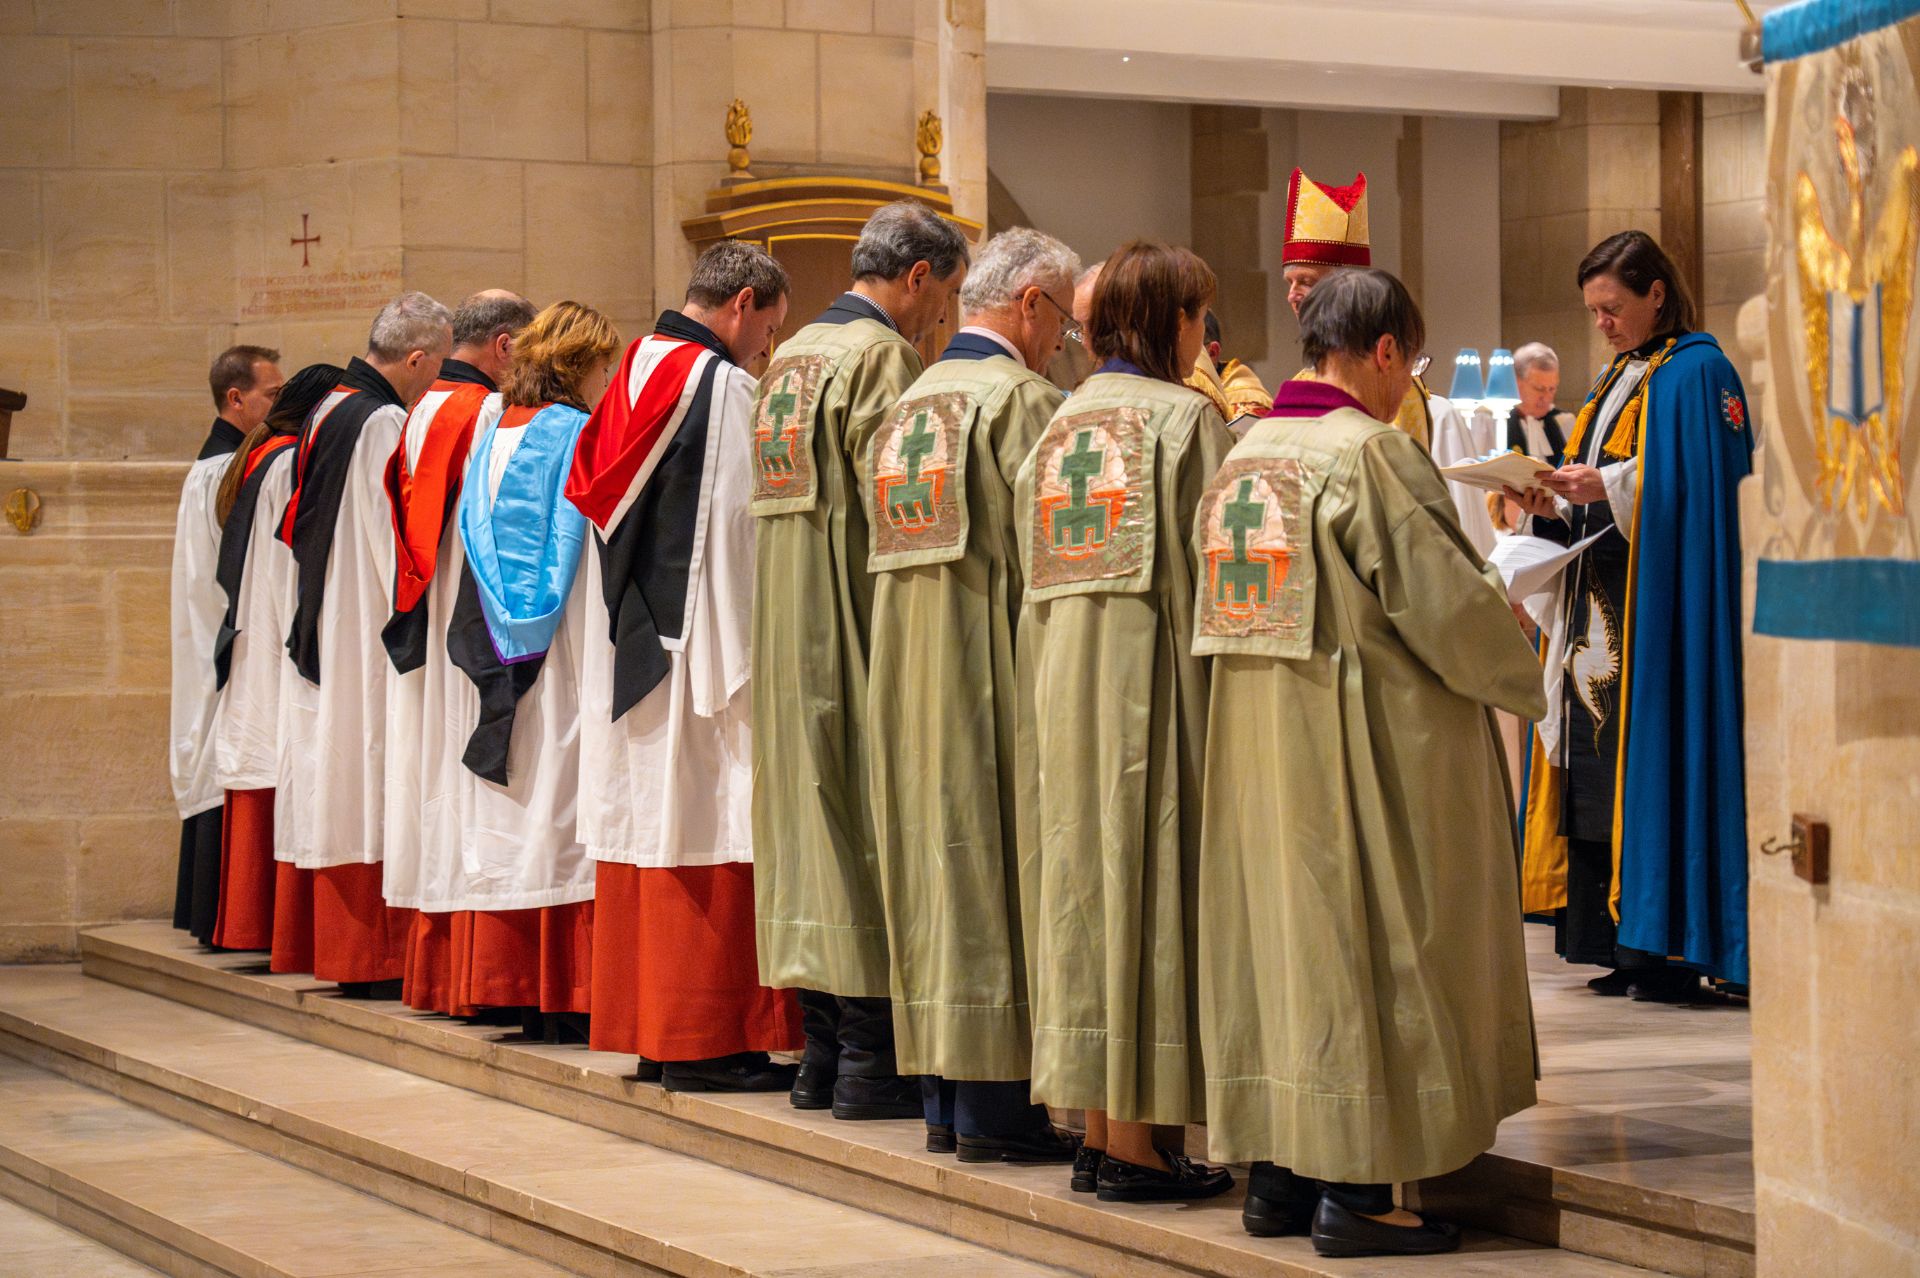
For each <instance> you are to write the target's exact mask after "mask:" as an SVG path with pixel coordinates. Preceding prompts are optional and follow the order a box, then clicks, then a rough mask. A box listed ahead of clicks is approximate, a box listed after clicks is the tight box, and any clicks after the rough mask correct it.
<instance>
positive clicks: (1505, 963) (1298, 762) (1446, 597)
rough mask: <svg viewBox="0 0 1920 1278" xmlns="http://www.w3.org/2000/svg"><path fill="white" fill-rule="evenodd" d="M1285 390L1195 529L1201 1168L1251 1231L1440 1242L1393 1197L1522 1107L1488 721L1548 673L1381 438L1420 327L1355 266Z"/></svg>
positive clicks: (1426, 1249) (1402, 392)
mask: <svg viewBox="0 0 1920 1278" xmlns="http://www.w3.org/2000/svg"><path fill="white" fill-rule="evenodd" d="M1300 334H1301V337H1300V342H1301V347H1302V349H1303V351H1304V353H1305V354H1306V356H1307V358H1308V360H1309V361H1311V362H1312V365H1313V368H1314V379H1313V380H1311V381H1308V380H1305V379H1295V380H1294V381H1290V382H1287V383H1286V384H1284V385H1283V386H1281V387H1280V388H1279V390H1278V392H1277V393H1276V394H1275V396H1274V403H1273V409H1272V411H1271V412H1270V413H1269V414H1268V416H1267V418H1266V419H1265V420H1264V421H1262V422H1261V423H1259V424H1258V425H1256V426H1255V427H1254V428H1253V429H1252V430H1250V431H1249V432H1247V435H1246V437H1245V438H1244V439H1242V440H1241V441H1240V443H1239V444H1238V445H1237V446H1235V448H1234V450H1233V452H1232V453H1231V454H1229V456H1228V457H1227V460H1226V462H1225V463H1224V464H1223V465H1222V466H1221V467H1220V469H1219V471H1218V473H1216V474H1215V475H1214V477H1213V480H1212V482H1211V483H1209V484H1208V485H1207V489H1206V492H1205V494H1204V495H1203V496H1202V497H1201V499H1200V503H1199V510H1198V512H1197V514H1196V516H1195V520H1194V525H1193V527H1194V540H1195V543H1196V546H1197V548H1198V555H1199V558H1200V560H1201V562H1202V564H1203V565H1204V567H1203V569H1202V571H1201V574H1200V580H1199V582H1198V591H1197V596H1198V597H1197V602H1196V603H1195V606H1194V625H1193V632H1194V643H1193V650H1194V652H1195V653H1196V654H1202V655H1206V656H1210V657H1211V658H1212V659H1213V683H1212V697H1211V701H1210V705H1209V713H1208V720H1207V758H1206V777H1205V781H1204V783H1203V798H1202V831H1201V857H1200V918H1201V919H1202V920H1204V921H1205V922H1204V929H1205V930H1204V931H1203V933H1202V936H1201V944H1200V953H1201V955H1202V967H1201V977H1200V1027H1201V1045H1202V1051H1203V1055H1204V1059H1205V1061H1206V1071H1207V1117H1208V1129H1207V1135H1208V1144H1209V1152H1211V1153H1212V1154H1213V1156H1214V1157H1216V1158H1219V1159H1222V1160H1225V1161H1232V1162H1238V1161H1246V1160H1253V1166H1252V1168H1251V1171H1250V1173H1249V1177H1248V1186H1247V1201H1246V1205H1245V1207H1244V1209H1243V1216H1242V1219H1243V1221H1244V1223H1245V1225H1246V1228H1247V1231H1248V1232H1249V1233H1252V1234H1255V1235H1259V1236H1269V1235H1278V1234H1290V1233H1306V1232H1308V1231H1309V1230H1310V1231H1311V1233H1312V1236H1313V1245H1314V1248H1315V1250H1317V1251H1319V1252H1320V1253H1321V1254H1322V1255H1329V1256H1353V1255H1371V1254H1426V1253H1433V1252H1442V1251H1451V1250H1453V1249H1454V1248H1455V1247H1457V1246H1458V1245H1459V1235H1458V1233H1457V1232H1456V1231H1455V1230H1454V1229H1453V1228H1452V1227H1451V1226H1447V1225H1441V1224H1435V1223H1432V1222H1428V1221H1423V1220H1422V1219H1421V1218H1420V1217H1418V1216H1416V1215H1414V1214H1413V1213H1411V1212H1407V1211H1396V1210H1395V1209H1394V1205H1393V1194H1392V1186H1393V1183H1395V1182H1403V1181H1410V1180H1419V1179H1422V1178H1424V1177H1428V1176H1437V1175H1440V1174H1441V1173H1443V1172H1449V1171H1453V1170H1455V1169H1456V1168H1459V1167H1461V1166H1463V1165H1465V1164H1466V1163H1467V1162H1468V1161H1470V1160H1471V1159H1472V1158H1473V1157H1474V1156H1475V1155H1477V1154H1479V1153H1481V1152H1482V1151H1484V1150H1485V1149H1487V1147H1488V1146H1490V1145H1491V1144H1492V1143H1493V1136H1494V1131H1495V1128H1496V1127H1497V1126H1498V1124H1499V1122H1500V1120H1501V1119H1502V1118H1504V1117H1506V1116H1507V1115H1509V1114H1513V1113H1516V1112H1518V1111H1520V1110H1522V1109H1525V1108H1527V1107H1528V1106H1530V1105H1532V1104H1533V1101H1534V1087H1533V1081H1534V1079H1533V1075H1534V1050H1533V1035H1532V1030H1533V1020H1532V1008H1531V1006H1530V1004H1529V1002H1528V997H1527V968H1526V953H1525V948H1524V946H1523V944H1522V941H1521V932H1520V928H1521V924H1520V919H1519V917H1518V914H1517V912H1516V910H1515V906H1516V904H1517V899H1518V897H1519V849H1518V847H1517V846H1516V843H1515V832H1514V825H1513V817H1512V812H1513V806H1512V789H1511V787H1510V785H1509V782H1508V777H1507V774H1506V761H1505V754H1504V751H1503V749H1502V747H1501V744H1500V738H1499V734H1498V731H1497V729H1496V728H1495V726H1494V721H1493V715H1492V713H1491V711H1492V709H1493V708H1494V707H1498V708H1499V709H1503V710H1506V711H1509V712H1511V713H1513V714H1517V715H1520V716H1521V717H1523V718H1528V719H1535V718H1538V717H1539V716H1540V714H1541V711H1542V709H1543V699H1542V696H1541V692H1540V683H1539V666H1538V664H1537V663H1536V662H1535V661H1534V657H1533V650H1532V648H1531V646H1530V645H1529V644H1528V643H1527V641H1526V638H1525V637H1524V636H1523V635H1522V634H1521V632H1520V628H1519V626H1518V625H1516V624H1515V622H1514V618H1513V613H1512V612H1511V610H1510V609H1509V607H1508V605H1507V598H1506V590H1505V589H1504V587H1503V586H1502V585H1501V581H1500V577H1499V574H1498V573H1497V572H1495V571H1494V570H1493V569H1491V568H1488V567H1486V566H1485V565H1484V564H1483V563H1482V561H1481V559H1480V556H1479V555H1478V554H1476V553H1475V552H1474V549H1473V546H1472V544H1471V543H1470V542H1469V541H1468V540H1467V539H1466V536H1465V534H1464V533H1462V532H1461V530H1460V524H1459V520H1458V516H1457V515H1456V513H1455V510H1454V506H1453V501H1452V498H1451V497H1450V496H1449V495H1448V492H1447V488H1446V485H1445V484H1444V483H1443V482H1442V481H1441V479H1440V475H1439V473H1438V472H1437V471H1436V470H1435V469H1434V467H1433V463H1432V462H1431V461H1430V460H1429V459H1428V458H1427V456H1426V453H1425V452H1424V450H1422V449H1421V447H1420V445H1419V444H1418V443H1416V442H1415V441H1414V440H1413V439H1412V438H1410V437H1409V436H1407V435H1405V434H1403V433H1401V432H1400V431H1398V430H1396V429H1394V428H1393V427H1392V426H1391V425H1389V424H1388V423H1390V422H1392V421H1393V420H1394V416H1395V413H1396V412H1397V410H1398V408H1399V406H1400V404H1401V402H1402V400H1403V399H1404V398H1405V396H1406V393H1407V389H1408V387H1410V386H1411V385H1412V383H1413V378H1414V376H1415V374H1416V372H1417V371H1418V367H1419V364H1420V362H1421V361H1420V360H1419V359H1418V355H1419V351H1420V347H1421V345H1422V343H1423V342H1424V340H1425V336H1426V334H1425V324H1424V323H1423V321H1422V320H1421V318H1420V312H1419V310H1418V309H1417V308H1416V307H1415V306H1414V304H1413V299H1412V298H1411V297H1409V296H1408V295H1407V291H1406V289H1405V288H1404V287H1403V286H1402V285H1401V283H1400V281H1399V280H1397V279H1395V278H1394V277H1393V276H1391V275H1388V274H1387V273H1386V272H1384V271H1378V270H1372V269H1358V268H1356V269H1352V270H1346V271H1342V272H1340V273H1339V274H1337V275H1335V276H1333V277H1332V278H1330V279H1327V280H1324V281H1322V282H1321V283H1320V284H1319V286H1318V287H1316V288H1315V289H1314V291H1313V294H1312V296H1310V297H1309V298H1308V299H1307V300H1306V302H1305V304H1304V305H1302V306H1301V308H1300Z"/></svg>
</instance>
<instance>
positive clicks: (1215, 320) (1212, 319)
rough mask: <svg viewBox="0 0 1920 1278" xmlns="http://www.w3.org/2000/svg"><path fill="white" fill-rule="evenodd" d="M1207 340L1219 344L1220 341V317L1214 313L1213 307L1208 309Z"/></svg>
mask: <svg viewBox="0 0 1920 1278" xmlns="http://www.w3.org/2000/svg"><path fill="white" fill-rule="evenodd" d="M1207 340H1208V341H1209V342H1217V341H1219V340H1220V320H1219V317H1218V316H1216V315H1215V314H1214V313H1213V308H1212V307H1211V306H1209V307H1208V308H1207Z"/></svg>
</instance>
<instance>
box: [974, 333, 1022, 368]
mask: <svg viewBox="0 0 1920 1278" xmlns="http://www.w3.org/2000/svg"><path fill="white" fill-rule="evenodd" d="M960 331H961V332H962V333H971V334H973V335H974V336H975V337H983V338H985V339H986V340H987V341H989V342H992V343H993V344H994V345H996V346H998V347H999V348H1000V349H1001V350H1003V351H1005V352H1006V353H1007V355H1008V356H1009V357H1010V358H1011V359H1012V360H1013V362H1014V363H1016V364H1018V365H1019V366H1020V367H1022V368H1025V367H1026V366H1027V357H1026V356H1024V355H1022V354H1021V353H1020V348H1019V347H1018V346H1015V345H1014V344H1013V343H1012V342H1010V341H1008V340H1007V339H1006V337H1005V335H1004V334H1001V333H996V332H994V331H993V330H992V329H990V328H988V327H986V326H985V325H984V324H963V325H961V327H960Z"/></svg>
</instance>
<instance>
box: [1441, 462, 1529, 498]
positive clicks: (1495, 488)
mask: <svg viewBox="0 0 1920 1278" xmlns="http://www.w3.org/2000/svg"><path fill="white" fill-rule="evenodd" d="M1440 473H1441V474H1442V475H1444V476H1446V477H1447V478H1448V479H1450V480H1452V481H1453V482H1454V483H1456V484H1468V485H1471V486H1472V487H1474V488H1484V489H1487V490H1488V491H1489V492H1496V493H1497V492H1499V491H1501V490H1502V489H1504V488H1511V489H1513V490H1514V491H1515V492H1525V491H1526V490H1527V489H1529V488H1539V487H1542V485H1541V483H1540V477H1541V476H1542V475H1551V474H1552V473H1553V467H1551V466H1549V465H1547V463H1545V462H1543V461H1539V460H1537V459H1535V458H1532V457H1529V456H1527V455H1526V454H1525V453H1514V452H1507V453H1500V454H1498V455H1496V456H1493V457H1483V458H1481V459H1480V460H1479V461H1468V462H1461V463H1460V464H1459V465H1457V466H1442V467H1441V468H1440Z"/></svg>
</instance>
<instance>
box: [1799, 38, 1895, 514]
mask: <svg viewBox="0 0 1920 1278" xmlns="http://www.w3.org/2000/svg"><path fill="white" fill-rule="evenodd" d="M1834 99H1835V100H1834V116H1833V131H1834V139H1835V144H1836V146H1837V148H1838V150H1839V156H1840V170H1841V173H1842V176H1843V177H1844V179H1845V181H1846V187H1847V211H1846V219H1845V222H1844V223H1843V225H1842V227H1841V233H1840V234H1839V235H1837V236H1836V235H1835V234H1833V232H1831V231H1830V230H1828V228H1827V222H1826V218H1825V216H1824V215H1823V213H1822V211H1821V208H1820V194H1819V191H1818V189H1817V188H1816V187H1815V186H1814V182H1813V178H1812V177H1811V176H1810V175H1809V174H1808V173H1807V172H1806V171H1805V170H1802V171H1801V173H1800V177H1799V180H1798V181H1797V182H1796V183H1795V185H1794V202H1793V220H1794V244H1795V250H1796V256H1797V258H1798V260H1799V268H1800V318H1801V323H1802V325H1803V327H1804V329H1805V335H1806V341H1807V378H1808V382H1809V384H1810V387H1811V389H1812V391H1813V411H1814V416H1815V419H1816V423H1817V424H1816V425H1815V427H1814V446H1815V462H1816V466H1817V473H1816V474H1815V477H1814V484H1815V490H1816V492H1817V495H1818V497H1819V500H1820V505H1821V506H1822V508H1823V509H1825V510H1826V511H1828V512H1829V513H1832V512H1834V511H1836V510H1844V509H1846V507H1847V506H1848V505H1849V504H1851V505H1852V507H1853V509H1854V513H1855V516H1856V517H1858V518H1864V517H1865V516H1866V514H1867V510H1868V506H1869V503H1871V502H1877V503H1879V506H1880V508H1881V509H1882V510H1884V511H1886V512H1887V513H1889V514H1892V515H1899V514H1902V513H1903V509H1904V506H1905V500H1904V498H1903V496H1902V493H1903V491H1904V489H1905V483H1904V481H1903V479H1902V476H1901V465H1900V427H1901V406H1902V391H1903V381H1904V372H1905V368H1906V352H1907V334H1908V329H1909V327H1910V325H1911V321H1912V312H1913V276H1914V250H1915V246H1916V244H1917V243H1920V153H1916V152H1915V149H1914V148H1913V147H1911V146H1908V147H1904V148H1902V149H1901V150H1900V151H1899V152H1898V153H1897V154H1896V155H1894V156H1893V157H1892V171H1891V173H1890V175H1889V182H1888V190H1887V195H1886V199H1885V201H1884V203H1883V204H1882V206H1881V208H1880V211H1879V216H1878V217H1877V218H1876V219H1875V220H1874V221H1873V224H1872V226H1871V228H1869V226H1868V219H1867V198H1866V191H1867V186H1868V184H1869V183H1870V182H1871V181H1872V180H1873V177H1874V168H1875V167H1876V163H1877V161H1878V158H1879V157H1878V154H1877V150H1878V148H1877V146H1876V139H1875V120H1874V102H1873V86H1872V85H1871V83H1869V82H1868V80H1867V78H1866V76H1865V75H1864V74H1863V73H1862V72H1861V70H1860V68H1859V67H1858V65H1857V64H1856V65H1855V66H1851V67H1849V68H1848V69H1847V70H1846V71H1845V72H1843V73H1842V75H1841V77H1840V81H1839V84H1838V86H1837V88H1836V89H1835V93H1834Z"/></svg>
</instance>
